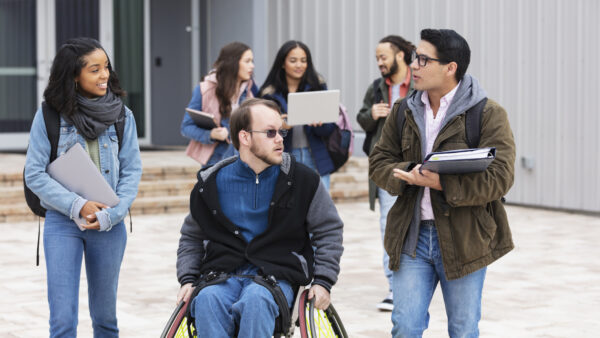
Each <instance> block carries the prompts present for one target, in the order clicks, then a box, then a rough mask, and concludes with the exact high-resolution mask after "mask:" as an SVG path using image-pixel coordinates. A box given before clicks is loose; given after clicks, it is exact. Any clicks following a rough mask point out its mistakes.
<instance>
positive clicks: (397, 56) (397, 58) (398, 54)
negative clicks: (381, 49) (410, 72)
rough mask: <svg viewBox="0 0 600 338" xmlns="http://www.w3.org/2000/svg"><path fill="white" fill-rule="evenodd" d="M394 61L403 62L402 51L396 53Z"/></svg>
mask: <svg viewBox="0 0 600 338" xmlns="http://www.w3.org/2000/svg"><path fill="white" fill-rule="evenodd" d="M396 61H397V62H400V61H402V62H404V51H399V52H398V53H396Z"/></svg>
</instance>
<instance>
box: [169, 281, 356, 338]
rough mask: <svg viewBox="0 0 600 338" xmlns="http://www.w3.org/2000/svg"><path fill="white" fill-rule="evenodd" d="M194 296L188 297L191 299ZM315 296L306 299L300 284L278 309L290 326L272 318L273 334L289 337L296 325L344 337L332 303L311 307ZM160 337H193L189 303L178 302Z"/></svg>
mask: <svg viewBox="0 0 600 338" xmlns="http://www.w3.org/2000/svg"><path fill="white" fill-rule="evenodd" d="M192 299H193V298H190V302H191V300H192ZM314 301H315V300H314V298H313V299H311V300H309V299H308V290H307V289H305V288H304V287H299V288H298V290H297V292H296V298H295V300H294V304H292V308H291V309H290V308H287V306H286V307H285V308H284V309H281V306H280V314H281V313H282V311H286V312H287V314H289V315H290V316H291V320H290V325H289V327H282V321H281V320H280V319H281V315H280V317H277V319H276V320H275V331H274V332H273V337H288V338H289V337H292V336H293V335H294V330H295V327H296V326H298V327H299V329H300V337H301V338H309V337H310V338H317V337H339V338H346V337H348V334H347V333H346V329H345V328H344V325H343V324H342V321H341V319H340V317H339V315H338V313H337V311H336V310H335V308H334V306H333V304H330V305H329V307H328V308H327V309H326V310H324V311H323V310H319V309H316V308H315V307H314ZM160 337H161V338H196V337H198V330H197V328H196V327H195V323H194V322H193V320H192V318H191V316H190V314H189V312H188V303H186V302H183V301H182V302H181V303H179V305H178V306H177V307H176V308H175V311H173V314H172V315H171V317H170V318H169V321H168V322H167V325H166V326H165V328H164V330H163V332H162V334H161V336H160Z"/></svg>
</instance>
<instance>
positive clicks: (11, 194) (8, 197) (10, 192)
mask: <svg viewBox="0 0 600 338" xmlns="http://www.w3.org/2000/svg"><path fill="white" fill-rule="evenodd" d="M10 203H25V194H24V192H23V184H21V185H19V186H8V187H0V205H2V204H10Z"/></svg>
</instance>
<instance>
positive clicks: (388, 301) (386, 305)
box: [377, 292, 394, 311]
mask: <svg viewBox="0 0 600 338" xmlns="http://www.w3.org/2000/svg"><path fill="white" fill-rule="evenodd" d="M377 308H378V309H379V311H392V310H393V309H394V301H393V296H392V293H391V292H390V294H389V295H388V296H387V297H385V299H384V300H382V301H381V303H379V304H377Z"/></svg>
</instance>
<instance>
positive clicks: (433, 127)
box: [421, 83, 460, 220]
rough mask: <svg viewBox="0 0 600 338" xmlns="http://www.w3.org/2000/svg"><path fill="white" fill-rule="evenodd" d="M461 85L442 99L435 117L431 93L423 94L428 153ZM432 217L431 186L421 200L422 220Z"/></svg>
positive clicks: (426, 189)
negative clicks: (430, 97) (430, 101)
mask: <svg viewBox="0 0 600 338" xmlns="http://www.w3.org/2000/svg"><path fill="white" fill-rule="evenodd" d="M459 85H460V83H459V84H458V85H456V87H454V89H452V90H451V91H450V92H449V93H448V94H446V95H444V96H443V97H442V98H441V99H440V108H439V109H438V111H437V114H436V115H435V118H434V117H433V109H431V104H430V103H429V95H427V92H423V95H421V101H422V102H423V103H424V104H425V134H426V138H425V140H426V141H427V152H426V153H427V154H429V153H430V152H431V151H432V150H433V144H434V143H435V139H436V138H437V136H438V134H439V133H440V127H441V126H442V121H444V118H445V117H446V112H447V111H448V107H449V106H450V103H451V102H452V99H453V98H454V94H456V91H457V90H458V86H459ZM432 219H434V216H433V208H432V207H431V195H430V193H429V188H425V192H424V193H423V199H422V200H421V220H432Z"/></svg>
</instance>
